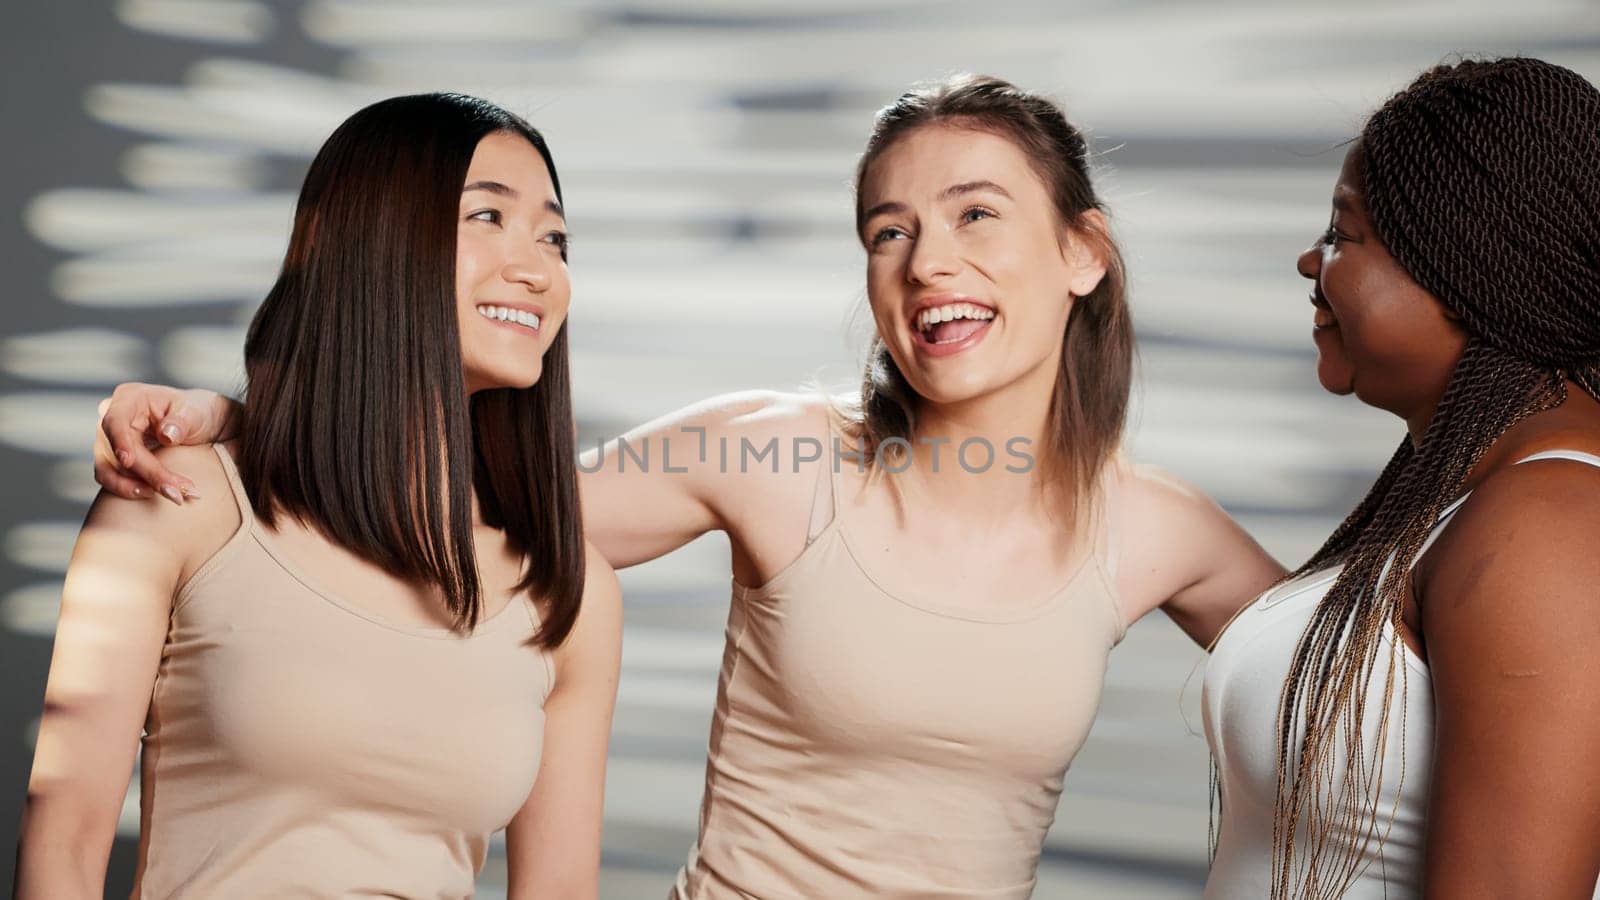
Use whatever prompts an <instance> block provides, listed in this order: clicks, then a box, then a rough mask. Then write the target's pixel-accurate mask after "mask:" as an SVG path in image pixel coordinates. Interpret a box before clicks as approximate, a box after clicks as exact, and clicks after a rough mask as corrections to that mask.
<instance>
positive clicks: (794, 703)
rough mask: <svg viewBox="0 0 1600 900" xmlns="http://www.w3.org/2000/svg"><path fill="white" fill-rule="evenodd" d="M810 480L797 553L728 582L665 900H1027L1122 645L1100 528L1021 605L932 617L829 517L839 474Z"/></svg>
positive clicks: (966, 608)
mask: <svg viewBox="0 0 1600 900" xmlns="http://www.w3.org/2000/svg"><path fill="white" fill-rule="evenodd" d="M1112 480H1113V479H1112V478H1110V477H1108V478H1107V479H1106V481H1107V484H1108V486H1109V484H1110V483H1111V482H1112ZM822 484H823V486H822V487H821V489H819V491H818V496H819V501H818V504H817V506H818V507H819V508H823V512H822V513H821V514H818V513H817V512H816V511H814V513H813V516H812V521H813V528H812V530H813V537H812V539H811V541H810V543H809V544H808V545H807V547H806V549H805V550H804V552H802V553H801V554H800V556H799V557H798V558H797V559H796V560H795V561H794V562H793V563H791V564H790V565H789V566H788V567H787V568H785V569H784V570H783V571H781V572H780V573H779V574H778V575H776V576H775V577H773V578H772V579H771V580H770V581H769V582H768V583H767V584H765V585H763V586H762V587H760V588H753V589H752V588H745V587H742V586H740V585H739V584H738V583H737V582H736V583H735V584H734V587H733V603H732V608H731V610H730V612H729V617H728V630H727V644H726V650H725V652H724V655H723V661H722V672H721V676H720V679H719V681H718V685H717V705H716V711H715V714H714V718H713V720H712V726H711V741H710V753H709V759H708V760H707V763H706V786H705V795H704V799H703V801H702V805H701V810H700V834H699V838H698V840H697V841H696V843H695V846H694V848H693V849H692V850H691V851H690V854H689V861H688V865H687V866H686V867H685V868H684V869H683V870H682V871H680V872H679V874H678V878H677V883H676V885H675V888H674V890H673V894H672V896H673V897H674V898H676V900H713V898H714V900H721V898H752V897H759V898H763V900H777V898H808V900H814V898H824V897H825V898H829V900H851V898H866V897H872V898H885V900H891V898H913V897H915V898H938V897H961V898H995V900H998V898H1024V897H1027V896H1029V895H1030V894H1031V893H1032V891H1033V885H1034V878H1035V872H1036V869H1037V867H1038V862H1039V854H1040V850H1041V847H1042V845H1043V841H1044V836H1045V832H1046V831H1048V830H1049V827H1050V824H1051V822H1052V821H1053V820H1054V817H1055V809H1056V802H1057V799H1058V798H1059V796H1060V794H1061V784H1062V778H1063V776H1064V775H1065V773H1066V769H1067V766H1068V764H1069V763H1070V762H1071V761H1072V758H1073V756H1074V755H1075V754H1076V753H1077V752H1078V748H1079V747H1080V746H1082V744H1083V741H1084V738H1085V737H1086V736H1087V735H1088V733H1089V726H1090V723H1091V722H1093V720H1094V716H1095V711H1096V708H1097V707H1098V705H1099V698H1100V688H1101V682H1102V680H1103V678H1104V675H1105V667H1106V660H1107V655H1108V654H1109V652H1110V650H1111V648H1112V647H1114V646H1115V645H1116V644H1117V643H1118V642H1119V641H1120V640H1121V639H1122V636H1123V631H1124V620H1123V616H1122V613H1121V611H1120V609H1119V607H1118V605H1117V603H1116V600H1115V594H1114V592H1113V589H1112V588H1111V585H1112V584H1114V583H1115V582H1114V580H1113V578H1112V577H1111V572H1110V569H1111V568H1112V564H1111V562H1110V560H1108V558H1107V554H1106V552H1105V548H1106V547H1108V546H1111V542H1110V541H1109V540H1108V534H1109V532H1110V530H1111V529H1110V528H1109V527H1108V524H1107V522H1106V521H1105V517H1102V519H1101V521H1100V522H1099V523H1097V525H1096V527H1095V529H1094V533H1095V540H1094V542H1093V546H1092V548H1091V549H1090V551H1089V552H1087V553H1085V554H1084V561H1083V563H1082V564H1081V565H1080V566H1079V568H1078V569H1077V571H1076V574H1074V575H1073V576H1072V577H1071V578H1070V579H1069V580H1068V582H1067V583H1066V584H1065V585H1063V586H1060V588H1059V589H1057V590H1054V591H1051V590H1049V588H1048V587H1045V588H1043V589H1042V590H1041V591H1040V594H1041V596H1040V598H1039V601H1038V602H1037V603H1035V604H1032V605H1031V606H1023V607H1021V608H1019V607H1018V605H1017V604H1016V603H1014V602H1012V601H1010V600H1009V599H1007V600H1006V602H1005V603H1004V604H1003V605H1004V607H1005V608H1006V610H1007V612H1006V613H1005V614H1003V615H1001V614H994V612H993V610H990V609H987V607H989V606H991V605H1000V604H986V603H985V599H986V598H984V597H973V598H971V602H970V603H966V604H963V605H962V606H961V607H960V608H941V607H939V606H935V605H932V604H929V603H925V602H922V601H920V600H919V599H918V598H916V597H899V596H895V595H894V594H892V593H890V592H889V591H887V590H885V589H883V588H882V587H880V586H879V582H878V581H875V580H874V578H873V575H872V573H871V572H869V571H868V569H867V568H865V567H864V566H863V565H862V557H861V556H860V555H858V554H857V553H856V552H855V550H854V549H853V543H852V539H851V537H850V536H849V534H848V530H849V527H848V526H849V523H848V522H846V521H843V518H842V517H841V516H835V515H834V514H833V510H834V509H835V507H836V498H837V490H838V489H837V475H834V476H833V477H831V478H824V479H822ZM1114 505H1115V498H1114V497H1112V496H1110V495H1109V494H1107V495H1105V497H1104V502H1103V503H1102V504H1101V506H1102V507H1103V508H1105V509H1112V508H1113V507H1114ZM819 521H820V522H826V526H825V527H821V528H819V527H818V526H817V525H816V524H815V523H817V522H819ZM997 599H998V598H997Z"/></svg>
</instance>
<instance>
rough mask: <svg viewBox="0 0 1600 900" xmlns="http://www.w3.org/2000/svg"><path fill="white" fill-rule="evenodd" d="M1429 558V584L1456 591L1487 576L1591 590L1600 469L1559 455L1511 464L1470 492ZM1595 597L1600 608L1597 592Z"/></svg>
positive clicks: (1599, 546)
mask: <svg viewBox="0 0 1600 900" xmlns="http://www.w3.org/2000/svg"><path fill="white" fill-rule="evenodd" d="M1428 557H1429V558H1428V559H1426V561H1425V566H1424V567H1423V574H1424V576H1425V577H1426V583H1428V584H1430V585H1431V584H1435V583H1437V584H1439V585H1443V586H1447V587H1448V589H1449V590H1450V591H1451V592H1452V593H1460V592H1462V591H1466V590H1469V589H1470V588H1471V586H1472V585H1475V584H1482V583H1484V582H1485V580H1486V579H1489V580H1494V581H1501V580H1509V581H1515V582H1518V583H1521V584H1526V585H1528V586H1530V587H1534V586H1538V587H1539V589H1538V590H1536V591H1534V592H1535V593H1541V594H1543V595H1546V596H1548V595H1549V594H1550V593H1551V591H1556V592H1564V590H1563V589H1572V590H1578V589H1582V591H1583V592H1584V593H1594V592H1593V585H1594V584H1595V583H1596V582H1595V579H1597V578H1600V467H1595V466H1591V465H1587V464H1584V463H1580V462H1574V461H1570V460H1561V459H1545V460H1536V461H1533V462H1525V463H1520V464H1518V465H1514V466H1506V467H1505V468H1503V469H1501V470H1499V471H1497V472H1495V473H1494V474H1492V475H1491V476H1490V477H1489V478H1487V479H1485V480H1484V481H1483V483H1482V484H1480V485H1479V486H1478V487H1477V488H1476V489H1475V490H1474V491H1473V492H1472V496H1471V497H1470V498H1468V500H1467V501H1466V503H1464V504H1463V505H1462V507H1461V510H1460V511H1459V512H1458V513H1456V515H1455V516H1454V517H1453V518H1452V520H1451V522H1450V524H1449V526H1448V527H1447V528H1446V529H1445V531H1444V532H1443V533H1442V534H1441V535H1440V538H1439V541H1438V543H1437V544H1436V546H1435V547H1434V548H1433V549H1432V550H1430V551H1429V553H1428ZM1518 593H1519V594H1520V593H1524V592H1523V591H1518ZM1530 602H1537V601H1536V600H1531V601H1530ZM1595 602H1596V605H1597V606H1600V594H1597V595H1596V596H1595Z"/></svg>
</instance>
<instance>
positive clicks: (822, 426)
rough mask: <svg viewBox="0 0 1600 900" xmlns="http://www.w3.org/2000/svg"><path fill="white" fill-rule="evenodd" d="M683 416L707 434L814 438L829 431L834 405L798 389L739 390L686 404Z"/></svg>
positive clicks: (818, 396)
mask: <svg viewBox="0 0 1600 900" xmlns="http://www.w3.org/2000/svg"><path fill="white" fill-rule="evenodd" d="M684 412H685V413H687V414H688V416H687V417H686V418H688V419H691V420H693V421H695V422H696V424H700V425H703V426H705V427H706V428H707V429H708V431H709V432H710V433H713V434H718V435H738V436H743V437H749V438H752V439H754V438H763V439H766V438H794V437H798V438H807V437H809V438H814V439H817V440H822V439H824V438H826V437H827V435H828V433H829V420H830V417H832V416H834V415H835V412H834V406H833V404H832V403H831V402H830V401H829V399H828V398H827V397H825V396H823V395H821V394H816V393H802V392H798V391H768V390H761V391H740V392H738V393H732V394H722V395H720V396H717V397H712V398H711V399H709V400H706V401H703V402H702V403H699V404H696V405H695V406H692V407H689V408H688V409H686V410H685V411H684Z"/></svg>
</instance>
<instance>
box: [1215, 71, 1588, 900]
mask: <svg viewBox="0 0 1600 900" xmlns="http://www.w3.org/2000/svg"><path fill="white" fill-rule="evenodd" d="M1299 270H1300V273H1301V274H1302V275H1304V276H1305V277H1306V278H1308V279H1310V280H1311V281H1312V282H1313V288H1312V291H1311V302H1312V304H1313V306H1314V307H1315V312H1314V313H1313V315H1314V318H1315V331H1314V339H1315V342H1316V346H1317V375H1318V377H1319V379H1320V380H1321V382H1322V384H1323V386H1324V387H1326V388H1327V389H1328V390H1330V391H1332V392H1334V393H1338V394H1351V393H1353V394H1355V395H1356V397H1358V398H1359V399H1360V400H1361V401H1362V402H1364V403H1367V404H1370V405H1372V406H1375V407H1378V408H1379V409H1384V410H1388V411H1390V412H1393V413H1394V414H1395V415H1397V416H1399V417H1400V418H1401V419H1403V420H1404V421H1405V424H1406V428H1407V431H1408V434H1407V435H1406V437H1405V438H1404V439H1403V440H1402V441H1401V442H1400V446H1399V448H1398V449H1397V450H1396V452H1395V454H1394V457H1393V459H1392V460H1391V461H1390V463H1389V465H1388V466H1387V467H1386V468H1385V469H1384V471H1383V474H1382V475H1380V476H1379V477H1378V480H1377V483H1376V484H1374V485H1373V487H1372V489H1371V491H1370V492H1369V493H1368V494H1367V497H1366V499H1364V500H1363V501H1362V502H1361V503H1360V505H1358V506H1357V507H1356V508H1355V511H1354V512H1352V513H1351V514H1350V516H1349V518H1347V519H1346V520H1345V522H1344V524H1342V525H1341V526H1339V528H1338V529H1337V530H1336V531H1334V533H1333V535H1332V536H1331V537H1330V538H1328V541H1327V543H1326V544H1324V545H1323V547H1322V549H1320V550H1318V551H1317V553H1316V554H1314V555H1313V556H1312V557H1311V559H1310V560H1308V561H1307V562H1306V563H1305V564H1304V565H1303V566H1301V567H1300V568H1299V569H1298V570H1297V571H1296V572H1295V573H1294V574H1293V576H1292V577H1291V578H1290V579H1289V580H1288V581H1287V583H1285V584H1283V585H1282V586H1280V587H1278V588H1277V589H1275V590H1273V591H1270V592H1268V593H1267V594H1265V595H1264V596H1263V597H1262V598H1261V599H1260V600H1259V601H1258V602H1256V603H1253V604H1251V605H1250V606H1249V607H1248V608H1246V609H1245V610H1244V611H1242V612H1241V613H1240V615H1239V617H1238V618H1237V619H1236V620H1235V621H1234V622H1233V623H1232V624H1231V625H1229V626H1228V628H1227V629H1226V631H1224V632H1223V634H1222V637H1221V639H1220V640H1219V642H1218V643H1217V645H1216V648H1215V651H1214V653H1213V654H1212V657H1211V660H1210V662H1209V665H1208V669H1207V674H1206V687H1205V707H1206V718H1205V724H1206V732H1207V736H1208V738H1209V739H1210V742H1211V747H1212V752H1213V754H1214V755H1215V758H1216V764H1217V772H1218V776H1219V780H1220V787H1221V822H1220V831H1219V833H1218V844H1217V848H1216V861H1215V865H1214V866H1213V868H1212V873H1211V879H1210V882H1209V884H1208V886H1207V890H1206V896H1207V897H1214V898H1217V900H1223V898H1234V897H1272V898H1291V897H1292V898H1302V897H1304V898H1325V897H1326V898H1333V897H1349V898H1369V897H1370V898H1380V897H1388V898H1397V897H1399V898H1404V897H1428V898H1441V900H1443V898H1449V900H1472V898H1490V897H1517V898H1524V897H1526V898H1535V897H1537V898H1579V897H1584V898H1587V897H1590V896H1591V895H1594V894H1595V885H1596V878H1597V875H1600V780H1597V779H1596V778H1595V777H1594V773H1595V772H1597V771H1600V667H1597V666H1596V665H1595V662H1594V648H1595V647H1596V645H1597V643H1600V403H1597V398H1600V91H1597V90H1596V89H1595V87H1594V85H1591V84H1589V83H1588V82H1587V81H1585V80H1584V79H1583V78H1582V77H1581V76H1579V75H1577V74H1575V73H1573V72H1571V71H1569V70H1567V69H1563V68H1560V67H1558V66H1554V65H1550V64H1549V63H1545V62H1541V61H1539V60H1535V59H1523V58H1511V59H1503V60H1497V61H1492V62H1479V61H1465V62H1461V63H1458V64H1455V65H1446V66H1440V67H1438V68H1435V69H1432V70H1430V71H1428V72H1425V73H1424V74H1423V75H1422V76H1421V77H1419V78H1418V79H1417V80H1416V81H1415V82H1413V83H1412V84H1411V85H1410V86H1409V87H1407V88H1406V89H1405V90H1403V91H1401V92H1400V93H1399V94H1396V95H1395V96H1394V97H1393V98H1391V99H1390V100H1389V101H1388V102H1387V103H1385V104H1384V105H1383V106H1382V107H1381V108H1379V109H1378V111H1377V112H1375V113H1373V115H1372V117H1371V118H1370V119H1369V120H1368V121H1367V123H1366V126H1365V127H1364V128H1363V129H1362V131H1361V135H1360V138H1359V140H1357V141H1356V142H1355V143H1354V144H1353V145H1352V146H1351V147H1350V149H1349V152H1348V154H1347V155H1346V157H1345V161H1344V167H1343V169H1342V170H1341V171H1340V173H1339V178H1338V183H1337V185H1336V186H1335V188H1334V194H1333V217H1332V221H1331V223H1330V225H1329V228H1328V230H1327V231H1326V232H1325V233H1324V234H1323V236H1322V237H1321V238H1319V239H1318V240H1317V242H1316V243H1315V244H1313V245H1312V247H1311V249H1309V250H1307V251H1306V252H1305V253H1304V254H1302V255H1301V257H1300V259H1299Z"/></svg>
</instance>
